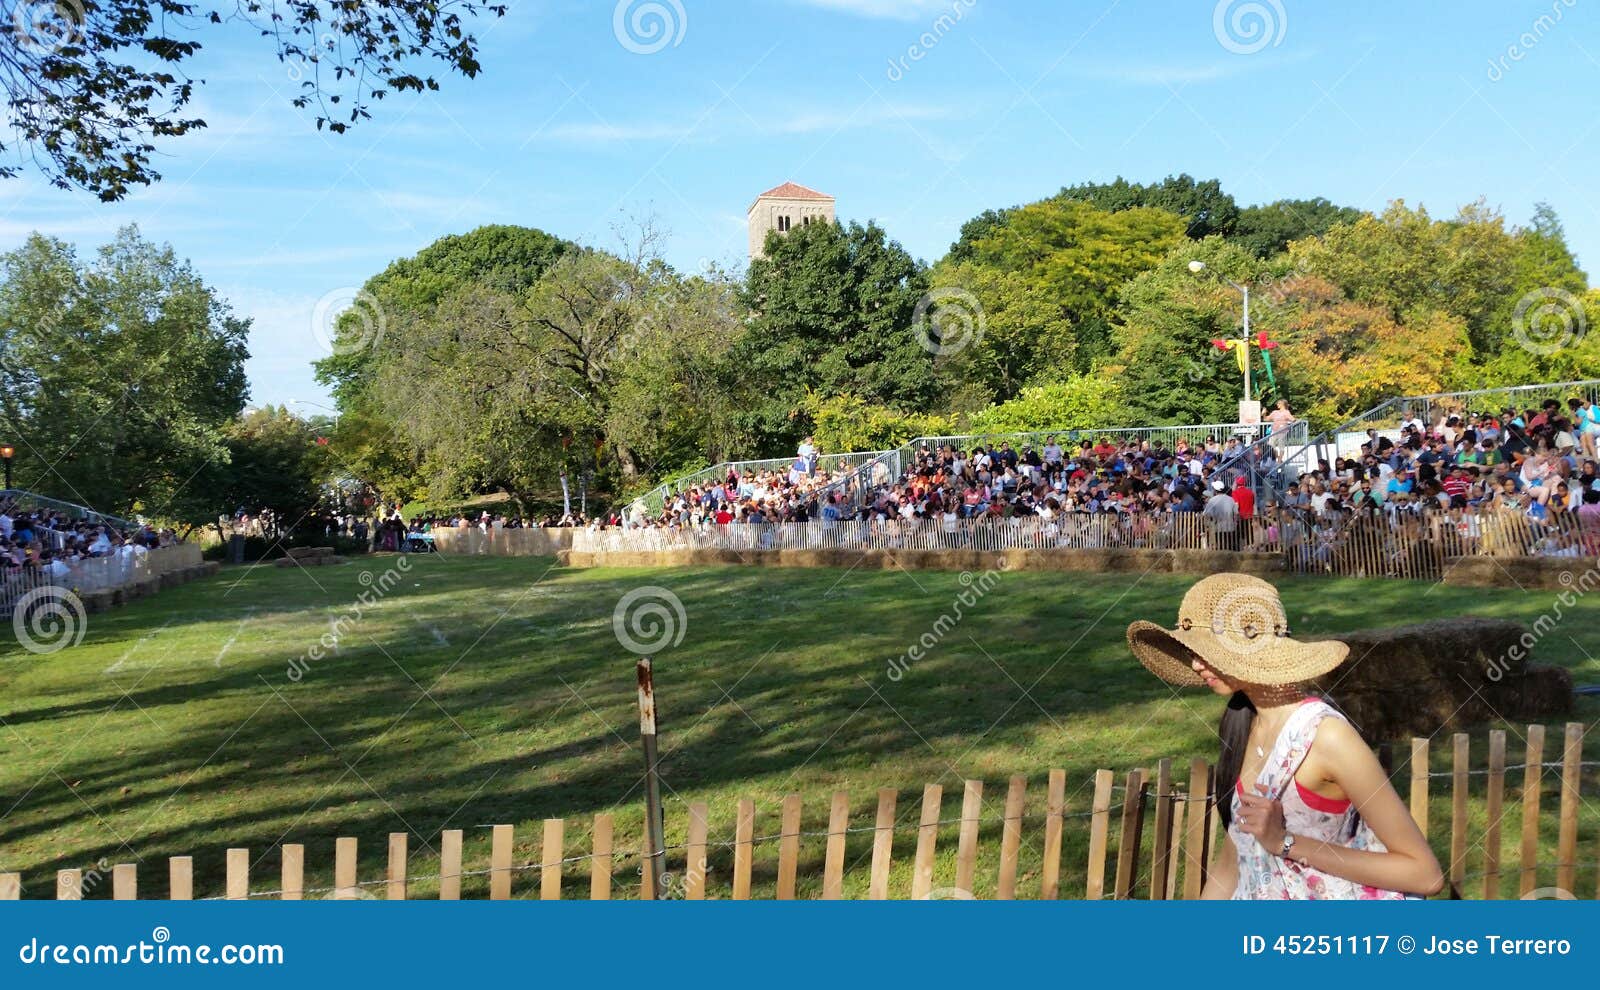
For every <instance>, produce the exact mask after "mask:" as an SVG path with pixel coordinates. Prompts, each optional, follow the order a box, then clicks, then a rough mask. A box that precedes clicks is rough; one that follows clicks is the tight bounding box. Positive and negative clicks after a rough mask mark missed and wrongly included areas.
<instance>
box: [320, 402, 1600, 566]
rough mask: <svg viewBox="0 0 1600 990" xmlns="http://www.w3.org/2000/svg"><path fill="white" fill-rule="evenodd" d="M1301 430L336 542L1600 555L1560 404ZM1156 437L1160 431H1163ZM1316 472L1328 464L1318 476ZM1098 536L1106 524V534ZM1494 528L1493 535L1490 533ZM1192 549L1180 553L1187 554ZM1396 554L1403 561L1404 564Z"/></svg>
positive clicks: (804, 468)
mask: <svg viewBox="0 0 1600 990" xmlns="http://www.w3.org/2000/svg"><path fill="white" fill-rule="evenodd" d="M1294 422H1296V420H1295V418H1294V416H1293V414H1292V413H1291V412H1290V410H1289V408H1288V405H1287V403H1282V402H1280V403H1278V407H1277V409H1276V410H1274V411H1273V413H1272V415H1271V417H1270V418H1269V420H1268V423H1267V424H1266V431H1267V435H1266V436H1265V437H1263V438H1261V439H1259V440H1258V439H1257V437H1256V436H1255V435H1254V434H1253V433H1250V432H1246V431H1241V432H1240V434H1238V435H1226V434H1218V435H1210V436H1204V437H1198V436H1197V437H1194V438H1193V439H1176V440H1173V441H1171V443H1170V446H1169V444H1168V442H1167V441H1164V440H1162V439H1160V438H1156V437H1152V436H1151V435H1150V433H1145V434H1143V435H1137V434H1131V433H1126V432H1122V431H1118V432H1117V433H1102V434H1094V433H1090V434H1088V436H1087V438H1080V437H1079V435H1077V434H1070V435H1062V434H1056V435H1040V434H1035V435H1032V436H1031V437H1028V438H1021V437H1019V438H1017V439H1015V440H1013V439H1011V438H997V439H996V440H995V441H994V442H987V441H978V442H973V443H971V444H970V445H965V444H957V443H943V444H924V445H922V446H920V447H918V448H916V449H914V450H912V451H910V456H909V457H907V458H904V459H903V460H902V458H901V457H900V456H899V455H890V456H884V457H879V458H877V459H866V458H863V459H861V460H858V461H855V462H847V461H846V460H845V459H843V458H838V459H835V460H836V463H835V464H834V465H833V466H831V467H830V468H828V469H820V468H819V462H820V457H819V453H818V450H817V446H816V444H815V443H814V441H813V440H812V438H810V437H808V438H806V440H805V442H804V443H802V444H801V445H800V447H799V449H798V450H797V451H796V454H795V457H794V458H793V460H792V461H791V462H790V463H789V464H788V466H787V467H783V468H771V467H766V468H763V467H749V468H745V469H739V468H737V467H731V468H729V469H728V470H727V473H726V474H724V475H722V476H720V477H713V478H709V479H704V480H700V481H696V482H693V483H691V484H688V485H687V486H685V487H683V488H682V489H681V490H678V491H675V492H672V493H670V494H668V495H666V496H665V498H664V499H663V501H662V503H661V505H660V507H659V509H654V510H652V509H651V508H650V507H647V505H646V503H645V502H644V501H643V500H636V501H634V502H633V503H631V504H629V505H627V506H625V507H623V508H620V509H616V510H613V511H610V512H608V513H606V514H603V515H596V516H587V515H584V514H582V513H577V512H572V511H570V510H569V511H568V512H566V513H564V514H561V515H554V514H552V515H547V516H544V517H534V516H528V515H518V514H499V513H493V512H489V511H483V510H480V511H477V512H456V513H451V514H441V515H423V516H419V517H417V518H413V519H411V520H409V521H408V520H406V519H404V518H403V517H402V516H401V514H400V512H399V511H398V507H395V508H394V509H392V510H385V511H383V512H380V513H379V514H378V518H377V519H376V520H374V521H373V523H372V527H371V529H370V530H369V528H368V522H367V520H366V519H363V518H359V517H356V516H348V517H345V516H331V517H329V518H327V519H325V520H322V521H321V522H320V523H319V525H322V526H323V527H324V529H325V531H326V532H327V533H328V535H341V536H351V537H356V538H361V539H366V538H367V537H368V535H369V532H370V535H371V537H372V539H373V541H374V545H375V547H376V548H377V549H387V550H408V549H409V550H418V549H429V548H430V547H431V543H432V535H431V534H432V532H433V531H434V530H436V529H438V528H441V527H448V528H452V529H463V528H474V529H478V530H481V531H483V532H489V531H500V530H507V529H511V530H515V529H531V528H587V529H612V528H623V529H640V528H644V529H664V530H683V529H691V530H711V529H712V528H714V527H717V526H726V525H733V524H752V523H778V522H808V521H812V520H820V521H822V522H825V523H829V522H835V523H843V522H847V521H855V522H858V523H861V524H863V525H865V526H867V527H868V530H869V531H870V532H872V533H883V532H887V531H888V530H894V531H896V532H898V531H901V530H903V529H904V528H905V527H907V526H908V525H911V526H914V525H916V524H918V523H921V522H924V521H931V522H930V525H931V524H933V523H936V524H937V525H938V526H939V527H941V528H942V531H943V532H945V533H947V534H952V535H953V534H957V533H958V532H960V531H962V530H963V529H964V528H966V527H965V526H964V524H966V523H970V522H972V521H983V520H998V519H1009V520H1030V519H1031V520H1037V521H1038V522H1039V527H1038V531H1039V532H1043V533H1047V534H1052V538H1054V535H1055V534H1059V539H1060V542H1061V545H1077V542H1075V541H1079V542H1082V543H1083V544H1084V545H1101V544H1109V545H1125V546H1163V545H1164V546H1172V545H1177V543H1176V542H1175V541H1176V539H1177V538H1176V537H1175V536H1174V533H1176V532H1178V531H1179V530H1181V531H1182V532H1183V533H1184V534H1196V533H1198V534H1201V536H1200V537H1198V539H1199V540H1200V542H1201V543H1202V544H1203V545H1205V546H1208V547H1213V548H1218V549H1229V550H1257V551H1271V552H1287V553H1290V554H1292V555H1294V556H1295V557H1296V558H1297V559H1298V560H1300V561H1301V563H1304V564H1308V565H1311V566H1316V565H1317V564H1318V563H1320V562H1323V561H1326V560H1329V559H1332V558H1333V557H1334V556H1336V555H1337V554H1338V553H1340V551H1341V548H1342V547H1343V546H1344V545H1345V544H1347V543H1348V542H1349V541H1351V540H1352V539H1355V538H1357V537H1360V538H1362V539H1371V538H1373V537H1374V535H1375V534H1376V535H1377V536H1379V537H1382V538H1384V539H1394V540H1396V541H1397V545H1398V544H1403V543H1404V542H1405V540H1404V539H1403V538H1404V537H1408V536H1411V537H1416V538H1417V539H1431V540H1433V541H1434V542H1435V543H1438V544H1439V545H1441V546H1443V547H1445V548H1446V552H1449V553H1472V552H1478V551H1479V550H1483V549H1488V544H1489V543H1490V542H1491V541H1492V540H1493V539H1495V538H1496V537H1495V533H1496V532H1501V531H1507V532H1509V531H1508V530H1504V527H1500V528H1499V529H1496V527H1499V526H1500V523H1502V522H1504V521H1506V520H1516V521H1519V522H1520V524H1521V529H1520V530H1518V532H1520V533H1521V534H1522V536H1520V537H1518V539H1519V540H1520V541H1521V542H1520V544H1519V549H1518V551H1517V552H1521V553H1532V554H1544V555H1557V556H1577V555H1594V554H1596V553H1600V476H1597V463H1600V458H1597V456H1596V453H1597V451H1596V442H1597V440H1600V407H1596V406H1595V405H1594V404H1592V403H1591V402H1589V401H1588V400H1587V399H1586V398H1582V397H1578V398H1573V399H1571V400H1569V401H1567V402H1565V403H1563V402H1561V401H1558V400H1555V399H1548V400H1546V401H1544V402H1543V403H1542V404H1541V405H1540V406H1539V407H1538V408H1536V409H1523V410H1517V409H1514V408H1510V407H1506V408H1503V409H1501V410H1500V411H1499V412H1478V413H1472V412H1467V411H1465V410H1456V411H1448V412H1443V413H1440V414H1438V415H1437V416H1436V417H1435V418H1434V421H1432V422H1428V421H1425V420H1424V419H1423V418H1422V417H1421V416H1408V417H1407V418H1406V419H1405V420H1404V421H1402V422H1400V423H1399V424H1398V426H1397V427H1394V428H1386V429H1381V430H1380V429H1373V430H1370V431H1368V436H1367V438H1366V440H1365V441H1364V442H1360V443H1359V446H1357V444H1356V443H1355V440H1354V439H1351V440H1349V441H1348V442H1347V443H1346V444H1343V445H1341V446H1342V447H1344V448H1345V449H1344V450H1343V452H1342V453H1341V455H1340V456H1336V457H1334V458H1333V459H1332V460H1331V462H1330V461H1329V460H1325V459H1322V460H1317V459H1313V460H1311V461H1308V460H1307V455H1308V454H1315V453H1316V452H1317V451H1319V450H1320V449H1321V448H1301V447H1297V446H1295V445H1294V444H1293V443H1289V442H1287V440H1286V438H1287V437H1288V435H1289V430H1288V428H1289V426H1290V425H1291V424H1293V423H1294ZM1150 432H1159V431H1150ZM1312 463H1314V466H1311V465H1312ZM1089 521H1092V525H1091V524H1090V522H1089ZM1491 522H1493V523H1494V525H1493V526H1491V525H1490V523H1491ZM1189 538H1190V537H1189V536H1185V537H1184V539H1189ZM1396 552H1398V551H1396Z"/></svg>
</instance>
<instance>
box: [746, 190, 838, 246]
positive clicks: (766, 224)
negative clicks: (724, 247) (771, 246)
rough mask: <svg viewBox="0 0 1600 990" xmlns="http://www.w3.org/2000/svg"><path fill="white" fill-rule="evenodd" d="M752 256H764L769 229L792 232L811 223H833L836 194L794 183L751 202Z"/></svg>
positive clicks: (763, 194)
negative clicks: (762, 254) (795, 228)
mask: <svg viewBox="0 0 1600 990" xmlns="http://www.w3.org/2000/svg"><path fill="white" fill-rule="evenodd" d="M748 216H749V221H750V258H751V260H754V259H756V258H759V257H761V246H762V245H763V244H765V243H766V240H767V231H769V230H776V231H777V232H778V233H780V234H785V233H788V232H789V231H790V230H791V229H793V228H794V227H798V226H801V225H803V224H808V223H832V222H833V197H832V196H829V195H827V194H826V193H819V192H817V191H816V190H815V189H807V188H806V187H805V186H802V185H799V184H797V183H794V182H785V183H784V184H783V185H781V186H777V187H776V188H773V189H768V190H767V191H766V192H764V193H762V194H761V195H759V196H757V197H756V201H755V202H754V203H751V204H750V211H749V215H748Z"/></svg>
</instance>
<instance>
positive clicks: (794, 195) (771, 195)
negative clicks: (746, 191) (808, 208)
mask: <svg viewBox="0 0 1600 990" xmlns="http://www.w3.org/2000/svg"><path fill="white" fill-rule="evenodd" d="M756 199H826V200H832V199H833V197H832V196H829V195H828V194H827V193H819V192H817V191H816V190H815V189H807V188H806V187H805V186H802V185H800V184H799V183H797V182H785V183H784V184H783V185H781V186H773V187H772V188H771V189H768V190H767V191H766V192H764V193H762V194H761V195H760V196H757V197H756Z"/></svg>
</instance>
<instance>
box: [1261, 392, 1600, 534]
mask: <svg viewBox="0 0 1600 990" xmlns="http://www.w3.org/2000/svg"><path fill="white" fill-rule="evenodd" d="M1388 434H1394V435H1393V436H1390V435H1388ZM1597 434H1600V408H1597V407H1596V406H1595V405H1594V404H1593V403H1591V402H1590V401H1589V400H1588V399H1586V398H1582V397H1575V398H1572V399H1569V400H1568V401H1567V402H1566V403H1565V404H1563V403H1562V402H1560V401H1558V400H1556V399H1546V400H1545V401H1544V402H1542V403H1541V404H1540V406H1539V407H1538V408H1536V409H1523V410H1517V409H1515V408H1511V407H1505V408H1502V409H1501V410H1500V411H1499V412H1498V413H1470V412H1458V413H1446V414H1441V415H1440V416H1439V417H1438V419H1437V421H1435V422H1433V423H1428V422H1425V421H1424V420H1422V419H1421V418H1420V417H1417V416H1412V417H1408V418H1407V419H1406V420H1404V421H1403V422H1402V423H1401V424H1400V426H1399V428H1398V430H1389V431H1378V430H1368V431H1367V439H1366V440H1365V441H1363V442H1362V443H1361V444H1360V448H1359V450H1358V451H1354V452H1350V453H1348V454H1347V455H1346V456H1342V457H1338V458H1336V459H1335V460H1334V461H1333V463H1332V464H1329V463H1328V462H1327V461H1326V460H1320V461H1318V462H1317V466H1316V468H1315V469H1314V470H1311V471H1308V472H1306V473H1304V474H1301V475H1299V476H1298V477H1296V478H1295V479H1294V482H1293V483H1291V484H1289V485H1288V486H1287V488H1286V490H1285V491H1284V494H1283V495H1282V497H1281V499H1280V500H1279V506H1278V508H1279V512H1278V513H1277V516H1276V518H1275V519H1274V520H1272V522H1275V523H1276V524H1277V525H1278V526H1279V527H1284V528H1285V532H1284V533H1283V534H1282V535H1281V536H1280V537H1279V538H1280V539H1285V540H1290V539H1294V538H1295V537H1294V532H1293V530H1291V529H1288V528H1287V527H1288V526H1289V524H1295V526H1294V529H1297V530H1298V531H1299V532H1301V533H1305V532H1308V531H1309V532H1311V533H1313V534H1315V535H1316V536H1317V537H1318V539H1317V541H1316V542H1317V543H1326V539H1325V534H1327V533H1328V532H1330V531H1337V530H1338V529H1339V528H1340V527H1341V525H1348V524H1351V523H1353V522H1356V521H1359V520H1363V519H1373V518H1378V517H1381V518H1382V519H1383V520H1384V521H1385V522H1386V524H1387V525H1388V527H1390V528H1391V529H1399V530H1406V531H1418V532H1424V531H1425V532H1428V533H1430V534H1432V535H1434V536H1436V537H1437V538H1439V539H1440V540H1442V541H1444V542H1447V543H1450V544H1459V545H1460V547H1461V548H1462V550H1463V551H1464V552H1474V551H1476V550H1478V549H1484V546H1483V544H1484V541H1485V540H1488V539H1492V536H1491V533H1490V532H1489V527H1488V524H1489V523H1490V521H1491V520H1492V521H1494V523H1496V524H1498V525H1499V526H1500V528H1501V529H1505V528H1506V526H1505V525H1504V524H1505V523H1506V522H1508V521H1511V520H1515V521H1517V522H1518V523H1520V529H1521V531H1522V532H1525V533H1526V534H1527V537H1528V538H1527V546H1526V547H1525V549H1526V551H1527V552H1529V553H1532V554H1537V555H1551V556H1592V555H1595V554H1597V553H1600V473H1597V464H1600V458H1597V457H1596V448H1595V443H1596V439H1597ZM1312 552H1318V551H1316V550H1313V551H1312Z"/></svg>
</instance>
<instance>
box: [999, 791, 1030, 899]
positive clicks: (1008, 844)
mask: <svg viewBox="0 0 1600 990" xmlns="http://www.w3.org/2000/svg"><path fill="white" fill-rule="evenodd" d="M1027 791H1028V778H1026V777H1024V776H1022V775H1021V774H1018V775H1016V776H1014V777H1012V778H1011V784H1010V786H1009V787H1007V788H1006V807H1005V817H1004V818H1003V819H1002V820H1001V823H1000V882H999V884H998V885H996V887H995V895H994V896H995V898H996V899H997V900H1002V901H1009V900H1012V899H1014V898H1015V897H1016V896H1017V859H1018V855H1019V853H1020V852H1021V850H1022V813H1023V804H1024V800H1025V798H1026V797H1027Z"/></svg>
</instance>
